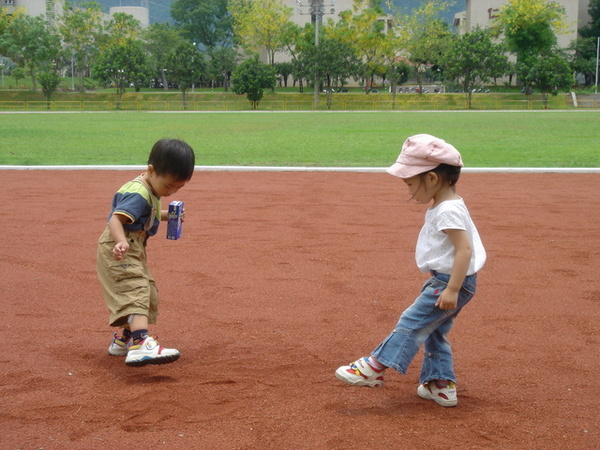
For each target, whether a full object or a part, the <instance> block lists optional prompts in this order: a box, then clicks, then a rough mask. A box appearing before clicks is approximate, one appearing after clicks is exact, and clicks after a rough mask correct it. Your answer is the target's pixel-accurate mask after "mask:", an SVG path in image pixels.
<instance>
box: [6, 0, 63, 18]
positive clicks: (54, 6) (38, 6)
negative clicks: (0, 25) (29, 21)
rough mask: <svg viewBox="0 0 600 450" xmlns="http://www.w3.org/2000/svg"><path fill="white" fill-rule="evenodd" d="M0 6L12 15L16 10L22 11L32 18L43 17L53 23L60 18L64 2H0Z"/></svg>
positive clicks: (51, 0)
mask: <svg viewBox="0 0 600 450" xmlns="http://www.w3.org/2000/svg"><path fill="white" fill-rule="evenodd" d="M0 6H1V7H4V8H5V9H7V10H8V13H9V14H10V13H12V12H13V11H15V10H17V9H24V10H25V12H26V13H27V14H28V15H30V16H33V17H37V16H44V17H46V19H47V20H48V21H50V22H55V21H56V19H57V18H59V17H60V16H62V14H63V11H64V7H65V0H0Z"/></svg>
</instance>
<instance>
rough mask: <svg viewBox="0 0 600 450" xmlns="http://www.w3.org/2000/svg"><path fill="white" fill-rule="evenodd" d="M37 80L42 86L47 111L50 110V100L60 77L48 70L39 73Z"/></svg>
mask: <svg viewBox="0 0 600 450" xmlns="http://www.w3.org/2000/svg"><path fill="white" fill-rule="evenodd" d="M38 78H39V80H40V84H41V85H42V92H43V93H44V97H46V101H47V102H48V109H50V99H51V98H52V94H54V92H56V88H57V87H58V85H59V84H60V77H59V76H58V74H57V73H56V72H55V71H54V70H49V71H46V72H42V73H40V74H39V75H38Z"/></svg>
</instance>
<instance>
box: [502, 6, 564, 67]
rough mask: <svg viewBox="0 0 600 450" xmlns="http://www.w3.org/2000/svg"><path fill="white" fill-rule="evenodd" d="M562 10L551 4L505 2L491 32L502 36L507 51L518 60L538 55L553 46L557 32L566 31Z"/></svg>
mask: <svg viewBox="0 0 600 450" xmlns="http://www.w3.org/2000/svg"><path fill="white" fill-rule="evenodd" d="M565 18H566V15H565V9H564V7H563V6H561V5H559V4H558V3H556V2H553V1H546V0H508V2H507V3H506V4H504V5H503V6H502V7H501V8H500V12H499V13H498V17H497V19H496V23H495V24H494V30H495V32H496V34H499V33H503V34H504V40H505V42H506V46H507V49H508V51H510V52H512V53H514V54H516V55H517V62H518V60H519V58H520V57H529V56H531V55H539V54H541V53H543V52H547V51H549V50H550V49H551V48H552V47H554V46H555V45H556V42H557V39H556V33H561V32H563V31H566V30H567V29H568V26H567V24H566V23H565Z"/></svg>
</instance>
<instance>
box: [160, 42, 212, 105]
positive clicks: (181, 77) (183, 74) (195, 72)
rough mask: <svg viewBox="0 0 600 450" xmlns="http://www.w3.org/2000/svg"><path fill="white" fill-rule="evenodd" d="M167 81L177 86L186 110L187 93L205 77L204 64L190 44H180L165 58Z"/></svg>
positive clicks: (196, 50) (201, 56) (196, 49)
mask: <svg viewBox="0 0 600 450" xmlns="http://www.w3.org/2000/svg"><path fill="white" fill-rule="evenodd" d="M167 67H168V68H169V75H168V76H169V79H170V80H171V81H172V82H173V83H175V84H177V85H178V86H179V90H180V91H181V94H182V98H183V109H187V92H188V90H189V89H191V88H193V87H194V85H195V84H196V83H199V82H201V81H202V79H203V78H204V77H205V76H206V73H207V70H206V62H205V61H204V56H203V55H202V53H200V51H198V46H196V45H194V44H193V43H191V42H182V43H180V44H179V45H178V46H177V47H175V49H174V50H173V51H172V52H171V53H170V54H169V56H168V58H167Z"/></svg>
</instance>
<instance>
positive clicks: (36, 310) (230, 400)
mask: <svg viewBox="0 0 600 450" xmlns="http://www.w3.org/2000/svg"><path fill="white" fill-rule="evenodd" d="M135 175H137V172H128V171H114V172H113V171H37V170H35V171H0V188H1V189H2V192H3V197H2V198H3V199H2V206H3V207H2V210H4V211H5V213H7V216H6V219H5V236H4V238H3V239H2V242H1V243H0V249H1V250H0V270H1V274H2V277H1V279H0V293H1V297H0V298H1V299H2V300H1V301H2V310H3V326H2V327H1V330H0V337H1V342H2V347H3V349H2V354H1V356H0V370H1V372H0V375H1V378H0V380H1V382H0V448H2V449H40V448H43V449H108V448H127V447H132V448H133V447H136V448H150V449H154V448H169V449H194V448H207V449H208V448H211V449H255V448H256V449H259V448H260V449H264V448H272V449H288V448H289V449H300V448H301V449H341V448H355V449H359V448H363V449H370V448H372V449H376V448H385V447H387V448H392V449H396V448H406V449H423V448H427V449H450V448H457V449H458V448H460V449H554V448H556V449H558V448H561V449H578V450H579V449H597V448H600V430H599V425H600V415H599V412H598V411H599V406H598V405H599V400H600V395H599V394H598V392H599V390H598V381H597V380H598V374H599V373H600V351H599V348H600V325H599V321H598V318H599V313H598V310H599V309H598V308H599V307H600V277H599V276H598V269H599V267H600V250H599V244H598V239H599V236H600V225H599V224H600V208H599V207H598V192H599V190H600V175H598V174H485V173H480V174H475V173H465V174H463V176H462V178H461V180H460V182H459V185H458V191H459V194H461V195H462V196H463V197H464V198H465V200H466V202H467V205H468V206H469V209H470V211H471V214H472V216H473V218H474V220H475V222H476V224H477V225H478V228H479V231H480V233H481V235H482V238H483V240H484V244H485V245H486V248H487V250H488V258H489V259H488V263H487V265H486V267H485V268H484V269H483V270H482V271H481V273H480V278H479V290H478V293H477V295H476V296H475V298H474V300H473V301H472V302H471V303H470V304H469V305H468V306H467V307H466V308H465V309H464V311H463V312H462V313H461V316H460V317H459V319H458V320H457V323H456V325H455V327H454V329H453V330H452V332H451V334H450V340H451V341H452V344H453V348H454V352H455V368H456V372H457V375H458V378H459V379H458V392H459V404H458V406H457V407H456V408H451V409H444V408H441V407H439V406H437V405H436V404H435V403H433V402H430V401H425V400H421V399H420V398H418V397H417V395H416V388H417V383H418V374H419V365H420V363H421V359H420V357H418V358H417V359H416V360H415V361H414V363H413V365H412V366H411V369H410V370H409V373H408V374H407V375H406V376H402V375H400V374H398V373H396V372H393V371H391V370H388V371H387V373H386V386H385V387H384V388H383V389H369V388H353V387H350V386H347V385H344V384H343V383H341V382H339V381H338V380H337V379H336V378H335V376H334V371H335V369H336V368H337V367H338V366H340V365H342V364H347V363H348V362H350V361H353V360H355V359H356V358H358V357H359V356H363V355H367V354H368V353H369V352H370V351H371V350H372V349H373V348H374V347H375V346H376V345H377V344H378V343H379V342H380V340H381V339H383V338H384V337H385V336H386V335H387V333H388V332H389V331H390V330H391V329H392V328H393V326H394V325H395V323H396V321H397V320H398V317H399V315H400V313H401V312H402V310H403V309H404V308H405V307H406V306H408V305H409V304H410V303H411V302H412V301H413V299H414V297H415V296H416V295H417V293H418V291H419V289H420V287H421V284H422V282H423V281H424V279H425V276H424V275H423V274H421V273H420V272H419V271H418V269H417V268H416V266H415V263H414V258H413V252H414V246H415V242H416V238H417V234H418V231H419V228H420V226H421V223H422V221H423V218H424V214H425V209H424V207H423V206H420V205H414V204H412V203H409V202H407V195H406V188H405V186H404V184H403V183H402V182H401V181H399V180H398V179H395V178H393V177H391V176H389V175H386V174H383V173H331V172H310V173H304V172H278V173H272V172H244V173H242V172H197V173H196V174H195V175H194V178H193V179H192V181H191V182H190V183H189V184H188V185H187V186H186V187H185V188H184V189H182V190H181V191H180V192H179V193H178V194H177V195H176V196H175V197H174V198H172V199H164V200H165V202H166V201H169V200H184V201H185V203H186V210H187V220H186V222H185V224H184V234H183V238H182V239H180V240H179V241H168V240H166V239H165V233H166V230H165V227H164V225H163V227H161V230H160V232H159V235H158V236H156V237H154V238H152V239H151V240H150V243H149V261H150V267H151V268H152V270H153V274H154V276H155V278H156V280H157V283H158V287H159V289H160V295H161V315H160V317H159V320H158V324H157V325H156V326H154V327H153V328H152V329H151V330H150V331H151V333H152V334H155V335H158V336H159V338H160V342H161V343H162V344H163V345H165V346H167V347H176V348H178V349H179V350H180V351H181V354H182V356H181V359H180V360H179V361H177V362H175V363H174V364H170V365H165V366H147V367H142V368H129V367H126V366H125V364H124V362H123V358H119V357H111V356H109V355H108V354H107V351H106V349H107V346H108V343H109V340H110V337H111V333H112V329H111V328H109V327H108V325H107V321H108V313H107V310H106V307H105V305H104V302H103V299H102V296H101V293H100V288H99V285H98V282H97V279H96V272H95V255H96V242H97V239H98V237H99V235H100V233H101V231H102V229H103V227H104V224H105V217H106V214H107V213H108V208H109V205H110V200H111V198H112V195H113V193H114V191H115V190H116V189H118V188H119V187H120V186H121V185H122V184H123V183H124V182H125V181H127V180H129V179H131V178H133V177H134V176H135Z"/></svg>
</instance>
